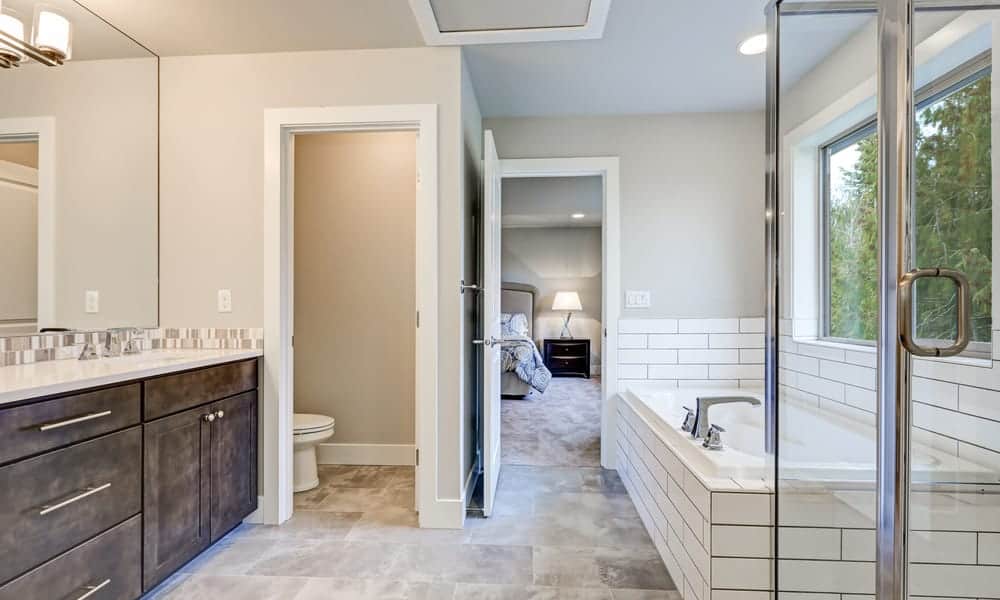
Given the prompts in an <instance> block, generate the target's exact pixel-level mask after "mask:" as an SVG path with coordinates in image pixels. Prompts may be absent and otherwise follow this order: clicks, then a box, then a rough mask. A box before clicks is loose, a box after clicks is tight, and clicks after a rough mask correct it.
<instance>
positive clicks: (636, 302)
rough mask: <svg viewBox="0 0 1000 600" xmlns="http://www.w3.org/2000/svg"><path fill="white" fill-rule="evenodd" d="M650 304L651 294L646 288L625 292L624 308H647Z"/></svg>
mask: <svg viewBox="0 0 1000 600" xmlns="http://www.w3.org/2000/svg"><path fill="white" fill-rule="evenodd" d="M652 305H653V299H652V294H651V293H650V292H649V291H648V290H638V291H636V290H628V291H627V292H625V308H649V307H650V306H652Z"/></svg>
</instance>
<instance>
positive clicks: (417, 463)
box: [416, 448, 420, 467]
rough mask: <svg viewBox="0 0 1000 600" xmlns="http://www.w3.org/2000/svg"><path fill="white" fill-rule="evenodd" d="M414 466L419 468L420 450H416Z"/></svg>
mask: <svg viewBox="0 0 1000 600" xmlns="http://www.w3.org/2000/svg"><path fill="white" fill-rule="evenodd" d="M416 450H417V457H416V466H418V467H419V466H420V448H417V449H416Z"/></svg>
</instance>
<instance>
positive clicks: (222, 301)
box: [219, 290, 233, 313]
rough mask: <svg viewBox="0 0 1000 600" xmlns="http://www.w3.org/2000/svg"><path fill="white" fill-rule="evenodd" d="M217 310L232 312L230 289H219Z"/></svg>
mask: <svg viewBox="0 0 1000 600" xmlns="http://www.w3.org/2000/svg"><path fill="white" fill-rule="evenodd" d="M219 312H220V313H231V312H233V292H232V290H219Z"/></svg>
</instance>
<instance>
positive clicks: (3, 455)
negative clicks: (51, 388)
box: [0, 383, 141, 463]
mask: <svg viewBox="0 0 1000 600" xmlns="http://www.w3.org/2000/svg"><path fill="white" fill-rule="evenodd" d="M140 393H141V390H140V384H138V383H135V384H132V385H123V386H118V387H113V388H107V389H103V390H96V391H93V392H87V393H84V394H75V395H72V396H64V397H62V398H55V399H53V400H46V401H44V402H36V403H34V404H25V405H23V406H17V407H14V408H5V409H2V410H0V463H6V462H10V461H13V460H17V459H19V458H22V457H25V456H31V455H32V454H38V453H40V452H45V451H47V450H52V449H53V448H59V447H61V446H66V445H68V444H72V443H75V442H80V441H83V440H86V439H90V438H93V437H97V436H99V435H104V434H105V433H110V432H112V431H117V430H119V429H124V428H126V427H129V426H130V425H136V424H138V423H139V420H140V414H139V395H140Z"/></svg>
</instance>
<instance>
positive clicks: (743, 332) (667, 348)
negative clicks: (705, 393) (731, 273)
mask: <svg viewBox="0 0 1000 600" xmlns="http://www.w3.org/2000/svg"><path fill="white" fill-rule="evenodd" d="M618 332H619V335H618V379H619V380H621V381H625V382H627V381H639V380H656V381H659V382H661V383H665V384H667V385H675V386H679V387H734V386H739V387H761V386H762V385H763V384H764V319H762V318H739V317H734V318H719V319H622V320H620V321H619V322H618Z"/></svg>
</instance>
